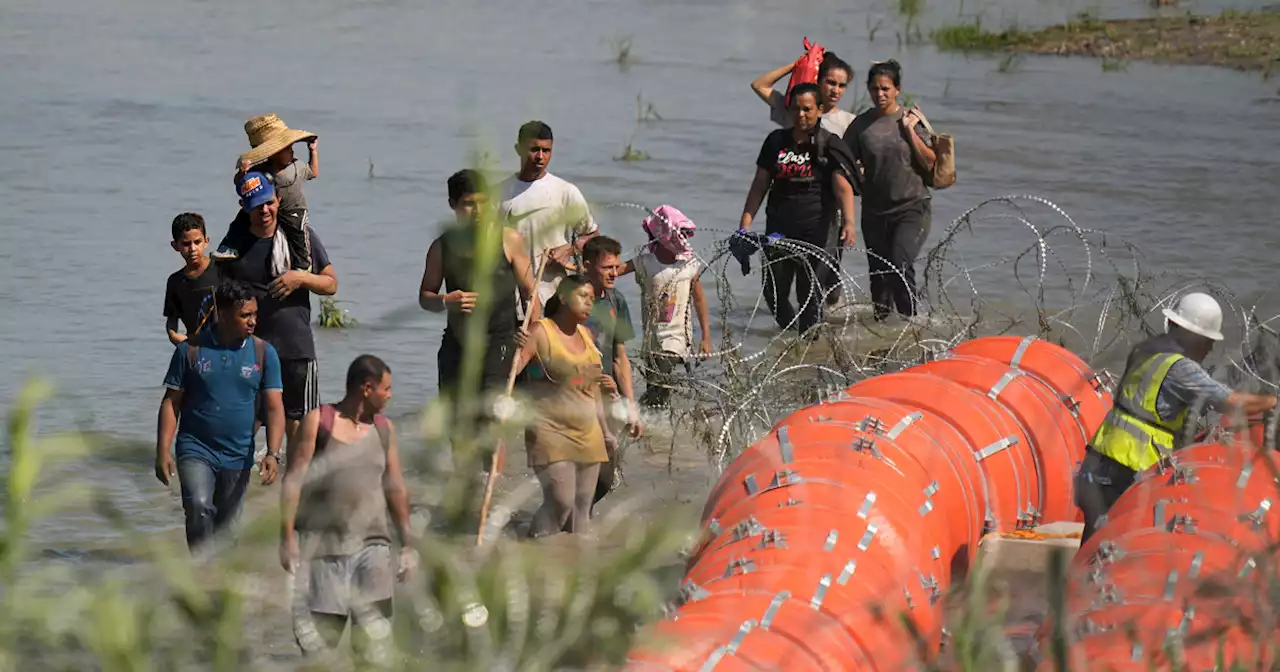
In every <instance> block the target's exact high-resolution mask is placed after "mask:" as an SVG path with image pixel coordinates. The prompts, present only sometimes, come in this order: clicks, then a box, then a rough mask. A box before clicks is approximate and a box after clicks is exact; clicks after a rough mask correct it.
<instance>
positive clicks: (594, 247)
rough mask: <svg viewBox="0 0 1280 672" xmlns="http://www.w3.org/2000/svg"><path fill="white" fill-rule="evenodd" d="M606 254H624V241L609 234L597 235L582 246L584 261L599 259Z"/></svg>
mask: <svg viewBox="0 0 1280 672" xmlns="http://www.w3.org/2000/svg"><path fill="white" fill-rule="evenodd" d="M605 254H612V255H616V256H622V243H619V242H618V241H616V240H614V239H612V238H610V237H609V236H596V237H595V238H592V239H591V240H588V241H587V244H586V245H583V246H582V259H583V261H591V262H594V261H599V259H600V257H601V256H602V255H605Z"/></svg>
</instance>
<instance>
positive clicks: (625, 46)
mask: <svg viewBox="0 0 1280 672" xmlns="http://www.w3.org/2000/svg"><path fill="white" fill-rule="evenodd" d="M608 43H609V46H610V48H611V49H612V50H613V62H614V63H617V64H618V67H619V68H620V69H622V70H626V69H627V68H630V67H631V66H632V65H634V64H635V62H636V61H635V56H634V54H632V53H631V46H632V38H631V36H630V35H616V36H614V37H611V38H609V39H608Z"/></svg>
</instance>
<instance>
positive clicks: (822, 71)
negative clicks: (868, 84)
mask: <svg viewBox="0 0 1280 672" xmlns="http://www.w3.org/2000/svg"><path fill="white" fill-rule="evenodd" d="M832 70H844V74H846V75H848V76H849V79H853V68H852V67H850V66H849V64H848V63H845V62H844V60H843V59H841V58H840V57H839V56H836V55H835V54H833V53H831V52H829V51H828V52H827V53H826V54H824V55H823V56H822V65H819V66H818V81H819V82H821V81H822V80H823V79H825V78H826V76H827V73H828V72H831V71H832Z"/></svg>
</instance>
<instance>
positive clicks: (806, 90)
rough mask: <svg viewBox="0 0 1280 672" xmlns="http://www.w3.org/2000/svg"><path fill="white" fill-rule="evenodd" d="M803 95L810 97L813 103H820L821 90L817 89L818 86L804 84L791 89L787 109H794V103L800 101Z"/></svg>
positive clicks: (809, 83) (811, 83)
mask: <svg viewBox="0 0 1280 672" xmlns="http://www.w3.org/2000/svg"><path fill="white" fill-rule="evenodd" d="M805 95H812V96H813V101H814V102H815V103H821V102H822V89H820V88H818V85H817V84H814V83H813V82H805V83H803V84H796V85H795V86H793V87H791V98H789V99H788V100H787V109H789V110H790V109H794V108H795V106H796V101H797V100H799V99H800V96H805Z"/></svg>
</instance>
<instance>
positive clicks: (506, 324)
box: [418, 170, 541, 469]
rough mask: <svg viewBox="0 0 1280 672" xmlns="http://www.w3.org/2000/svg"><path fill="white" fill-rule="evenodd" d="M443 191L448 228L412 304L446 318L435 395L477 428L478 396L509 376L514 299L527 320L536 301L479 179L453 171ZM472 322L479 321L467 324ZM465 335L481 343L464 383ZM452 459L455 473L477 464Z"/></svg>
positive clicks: (522, 256)
mask: <svg viewBox="0 0 1280 672" xmlns="http://www.w3.org/2000/svg"><path fill="white" fill-rule="evenodd" d="M448 190H449V207H450V208H451V209H452V210H453V212H454V217H455V224H454V225H453V226H451V227H449V228H448V229H446V230H445V231H444V232H443V233H442V234H441V235H440V236H439V237H438V238H436V239H435V240H434V241H433V242H432V243H431V247H430V249H429V250H428V251H427V263H426V269H425V271H424V272H423V275H422V285H421V287H420V289H419V292H418V305H420V306H422V308H423V309H425V310H429V311H431V312H435V313H439V312H444V313H446V315H447V318H446V319H447V323H446V326H445V330H444V338H443V339H442V340H441V343H440V351H439V354H438V355H437V371H438V374H439V392H440V394H441V395H442V396H444V397H445V398H446V399H447V400H448V403H449V404H450V405H451V406H452V408H453V411H454V412H453V415H454V419H455V422H463V421H466V424H473V423H472V422H471V421H474V422H475V424H478V423H479V422H480V421H482V420H484V419H485V418H486V416H487V415H488V414H487V413H485V412H484V403H483V402H484V399H485V397H486V396H488V395H491V394H493V393H495V392H501V390H502V389H503V388H504V386H506V385H507V383H508V378H509V376H510V373H511V362H512V359H513V357H514V355H515V351H516V343H515V342H516V332H517V329H518V325H519V322H518V321H517V303H516V292H517V290H518V291H519V296H520V297H521V298H523V299H524V300H526V301H529V300H532V304H531V306H530V314H531V315H532V316H533V317H534V318H536V317H537V315H538V314H540V313H541V302H540V301H538V300H537V295H536V292H535V291H534V287H535V285H536V281H535V278H534V271H533V269H532V268H531V263H530V260H529V253H528V247H527V245H526V244H525V240H524V237H523V236H521V235H520V233H519V232H518V231H516V230H515V229H512V228H507V227H504V226H502V225H501V223H500V222H499V221H498V219H497V217H495V213H494V211H493V208H492V207H491V206H490V202H489V199H488V193H487V192H488V187H487V185H486V183H485V180H484V177H483V176H482V175H481V174H480V173H479V172H477V171H474V170H460V171H458V172H456V173H454V174H453V175H452V176H450V177H449V180H448ZM442 285H443V287H444V289H445V292H444V293H441V287H442ZM482 292H483V294H482ZM482 298H483V299H485V303H487V306H488V314H487V316H481V315H479V314H478V313H477V307H478V306H479V305H480V304H481V300H482ZM476 318H479V319H483V320H484V322H483V323H481V324H478V325H473V324H472V322H473V320H474V319H476ZM469 334H476V335H478V336H479V337H481V340H482V342H481V343H479V344H477V346H478V347H479V351H480V353H482V354H481V364H480V366H479V369H478V370H473V371H474V374H473V375H477V377H476V378H472V379H470V380H466V379H464V377H463V372H464V357H465V356H466V350H467V349H466V348H464V347H463V342H464V341H465V340H466V339H468V338H475V337H476V336H475V335H472V336H469ZM472 356H474V355H472ZM477 380H478V384H477ZM508 392H509V389H508ZM477 434H478V432H477ZM459 457H460V456H458V455H455V457H454V459H455V466H456V467H458V468H459V469H470V468H472V467H474V466H477V465H475V464H460V463H458V462H459V459H458V458H459ZM461 457H462V458H463V459H462V460H461V461H462V462H473V461H474V460H476V459H477V458H484V457H485V456H483V455H476V456H461Z"/></svg>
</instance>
